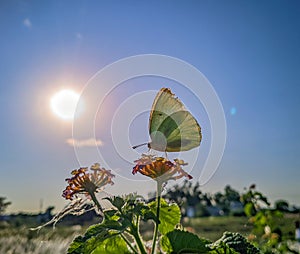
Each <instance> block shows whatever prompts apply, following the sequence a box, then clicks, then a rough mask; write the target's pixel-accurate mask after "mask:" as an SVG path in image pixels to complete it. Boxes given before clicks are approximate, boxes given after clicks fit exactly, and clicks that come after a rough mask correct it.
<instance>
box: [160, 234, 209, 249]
mask: <svg viewBox="0 0 300 254" xmlns="http://www.w3.org/2000/svg"><path fill="white" fill-rule="evenodd" d="M208 243H210V242H209V241H207V240H205V239H200V238H199V237H198V236H197V235H194V234H192V233H190V232H187V231H182V230H178V229H175V230H173V231H171V232H169V233H167V234H166V235H165V236H163V237H162V239H161V247H162V249H163V250H164V251H166V252H167V253H178V254H179V253H199V254H200V253H208V251H209V250H210V249H209V248H208V247H206V245H207V244H208Z"/></svg>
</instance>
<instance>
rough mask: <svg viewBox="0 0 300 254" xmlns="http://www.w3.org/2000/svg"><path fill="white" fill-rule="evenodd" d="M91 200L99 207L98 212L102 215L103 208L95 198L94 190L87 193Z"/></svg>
mask: <svg viewBox="0 0 300 254" xmlns="http://www.w3.org/2000/svg"><path fill="white" fill-rule="evenodd" d="M89 194H90V196H91V198H92V200H93V202H94V203H95V205H96V206H97V208H98V209H99V211H100V213H101V214H102V215H103V209H102V207H101V205H100V203H99V201H98V199H97V198H96V195H95V192H91V193H89Z"/></svg>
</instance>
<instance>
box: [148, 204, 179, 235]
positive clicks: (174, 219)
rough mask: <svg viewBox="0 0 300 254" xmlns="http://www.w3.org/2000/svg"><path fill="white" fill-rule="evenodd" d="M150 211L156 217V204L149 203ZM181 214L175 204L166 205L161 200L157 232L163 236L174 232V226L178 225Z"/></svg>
mask: <svg viewBox="0 0 300 254" xmlns="http://www.w3.org/2000/svg"><path fill="white" fill-rule="evenodd" d="M149 207H150V209H151V211H152V212H153V213H154V214H155V215H156V202H155V201H154V202H151V203H149ZM180 218H181V212H180V208H179V206H178V205H177V204H176V203H172V204H170V205H169V204H168V203H167V202H166V201H165V200H164V199H161V206H160V215H159V221H160V223H159V226H158V230H159V232H160V233H161V234H163V235H165V234H167V233H168V232H170V231H172V230H174V228H175V226H176V225H177V224H178V223H180Z"/></svg>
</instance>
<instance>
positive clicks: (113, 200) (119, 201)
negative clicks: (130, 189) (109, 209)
mask: <svg viewBox="0 0 300 254" xmlns="http://www.w3.org/2000/svg"><path fill="white" fill-rule="evenodd" d="M104 199H106V200H108V201H109V202H110V203H111V204H112V205H113V206H114V207H116V208H117V209H118V210H119V211H121V208H122V206H123V205H124V204H125V200H124V199H123V198H121V197H119V196H115V197H113V198H108V197H106V198H104Z"/></svg>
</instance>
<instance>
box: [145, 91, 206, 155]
mask: <svg viewBox="0 0 300 254" xmlns="http://www.w3.org/2000/svg"><path fill="white" fill-rule="evenodd" d="M149 133H150V136H151V143H150V144H149V146H150V147H151V148H153V149H154V150H158V151H166V152H179V151H188V150H190V149H192V148H195V147H197V146H199V145H200V142H201V128H200V126H199V124H198V122H197V121H196V119H195V118H194V117H193V116H192V114H191V113H190V112H188V111H187V110H186V109H185V107H184V105H183V104H182V102H181V101H180V100H179V99H178V98H176V97H175V95H174V94H173V93H172V92H171V90H170V89H168V88H162V89H161V90H160V91H159V92H158V94H157V96H156V98H155V99H154V102H153V105H152V109H151V113H150V120H149Z"/></svg>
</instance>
